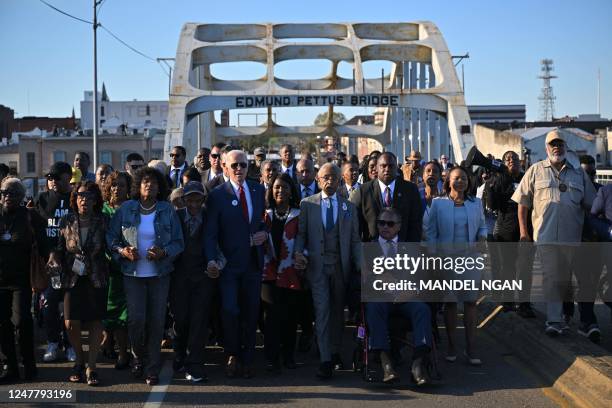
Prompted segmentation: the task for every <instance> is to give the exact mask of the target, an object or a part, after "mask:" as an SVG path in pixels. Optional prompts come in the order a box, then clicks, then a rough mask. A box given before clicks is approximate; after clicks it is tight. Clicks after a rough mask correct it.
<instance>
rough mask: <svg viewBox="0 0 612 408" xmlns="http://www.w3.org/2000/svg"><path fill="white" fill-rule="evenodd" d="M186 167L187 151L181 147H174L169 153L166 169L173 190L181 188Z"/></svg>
mask: <svg viewBox="0 0 612 408" xmlns="http://www.w3.org/2000/svg"><path fill="white" fill-rule="evenodd" d="M188 167H189V165H188V164H187V151H186V150H185V148H184V147H183V146H174V147H173V148H172V150H171V151H170V167H168V173H167V176H168V177H170V180H171V181H172V185H171V187H172V188H173V189H174V188H179V187H182V186H183V180H182V179H183V173H184V172H185V170H187V168H188Z"/></svg>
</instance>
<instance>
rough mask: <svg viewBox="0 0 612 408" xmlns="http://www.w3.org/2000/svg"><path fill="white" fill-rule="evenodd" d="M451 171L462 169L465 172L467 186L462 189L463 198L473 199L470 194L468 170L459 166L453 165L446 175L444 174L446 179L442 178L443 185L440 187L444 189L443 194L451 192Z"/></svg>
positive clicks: (470, 186) (470, 179) (470, 181)
mask: <svg viewBox="0 0 612 408" xmlns="http://www.w3.org/2000/svg"><path fill="white" fill-rule="evenodd" d="M453 171H462V172H464V173H465V176H466V178H467V186H466V187H465V190H464V194H465V198H466V199H467V200H470V201H471V200H473V199H474V197H473V195H472V178H471V177H470V173H468V171H467V170H466V169H465V168H464V167H461V166H455V167H453V168H452V169H450V170H449V171H448V176H446V180H444V185H443V187H442V190H444V194H446V195H449V194H450V192H451V186H450V175H451V173H452V172H453Z"/></svg>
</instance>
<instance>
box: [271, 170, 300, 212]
mask: <svg viewBox="0 0 612 408" xmlns="http://www.w3.org/2000/svg"><path fill="white" fill-rule="evenodd" d="M276 180H281V181H283V182H285V183H287V184H288V185H289V190H290V191H291V197H289V208H300V198H301V197H300V192H299V190H298V188H297V185H296V184H295V182H294V181H293V179H292V178H291V176H290V175H288V174H287V173H277V174H275V175H274V176H273V177H272V180H271V181H270V187H268V189H267V190H266V204H267V206H268V208H275V207H276V201H274V193H273V191H272V189H273V187H274V183H275V182H276Z"/></svg>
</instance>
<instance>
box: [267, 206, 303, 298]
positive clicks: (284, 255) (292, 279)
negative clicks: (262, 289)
mask: <svg viewBox="0 0 612 408" xmlns="http://www.w3.org/2000/svg"><path fill="white" fill-rule="evenodd" d="M299 215H300V210H299V209H297V208H292V209H291V210H290V212H289V216H288V217H287V220H286V221H285V230H284V232H283V242H281V245H280V253H279V254H277V253H276V251H275V248H274V245H273V243H272V234H269V235H268V242H266V246H265V252H264V273H263V280H264V281H276V285H277V286H278V287H281V288H288V289H296V290H299V289H303V283H302V272H301V271H299V270H297V269H295V267H294V262H295V259H294V257H293V247H294V244H295V238H296V236H297V232H298V225H299V221H298V217H299ZM272 217H273V214H272V210H271V209H268V210H266V212H265V214H264V222H265V223H266V226H267V227H268V231H269V230H270V228H271V227H272Z"/></svg>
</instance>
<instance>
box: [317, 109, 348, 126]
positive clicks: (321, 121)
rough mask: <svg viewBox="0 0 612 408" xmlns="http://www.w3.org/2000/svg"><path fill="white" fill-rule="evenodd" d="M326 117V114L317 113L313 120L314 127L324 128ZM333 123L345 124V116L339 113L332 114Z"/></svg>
mask: <svg viewBox="0 0 612 408" xmlns="http://www.w3.org/2000/svg"><path fill="white" fill-rule="evenodd" d="M327 115H328V112H323V113H319V114H318V115H317V117H316V118H315V120H314V124H315V126H325V125H326V124H327ZM333 121H334V123H336V124H338V125H342V124H343V123H344V122H346V116H344V114H343V113H341V112H334V116H333Z"/></svg>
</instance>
